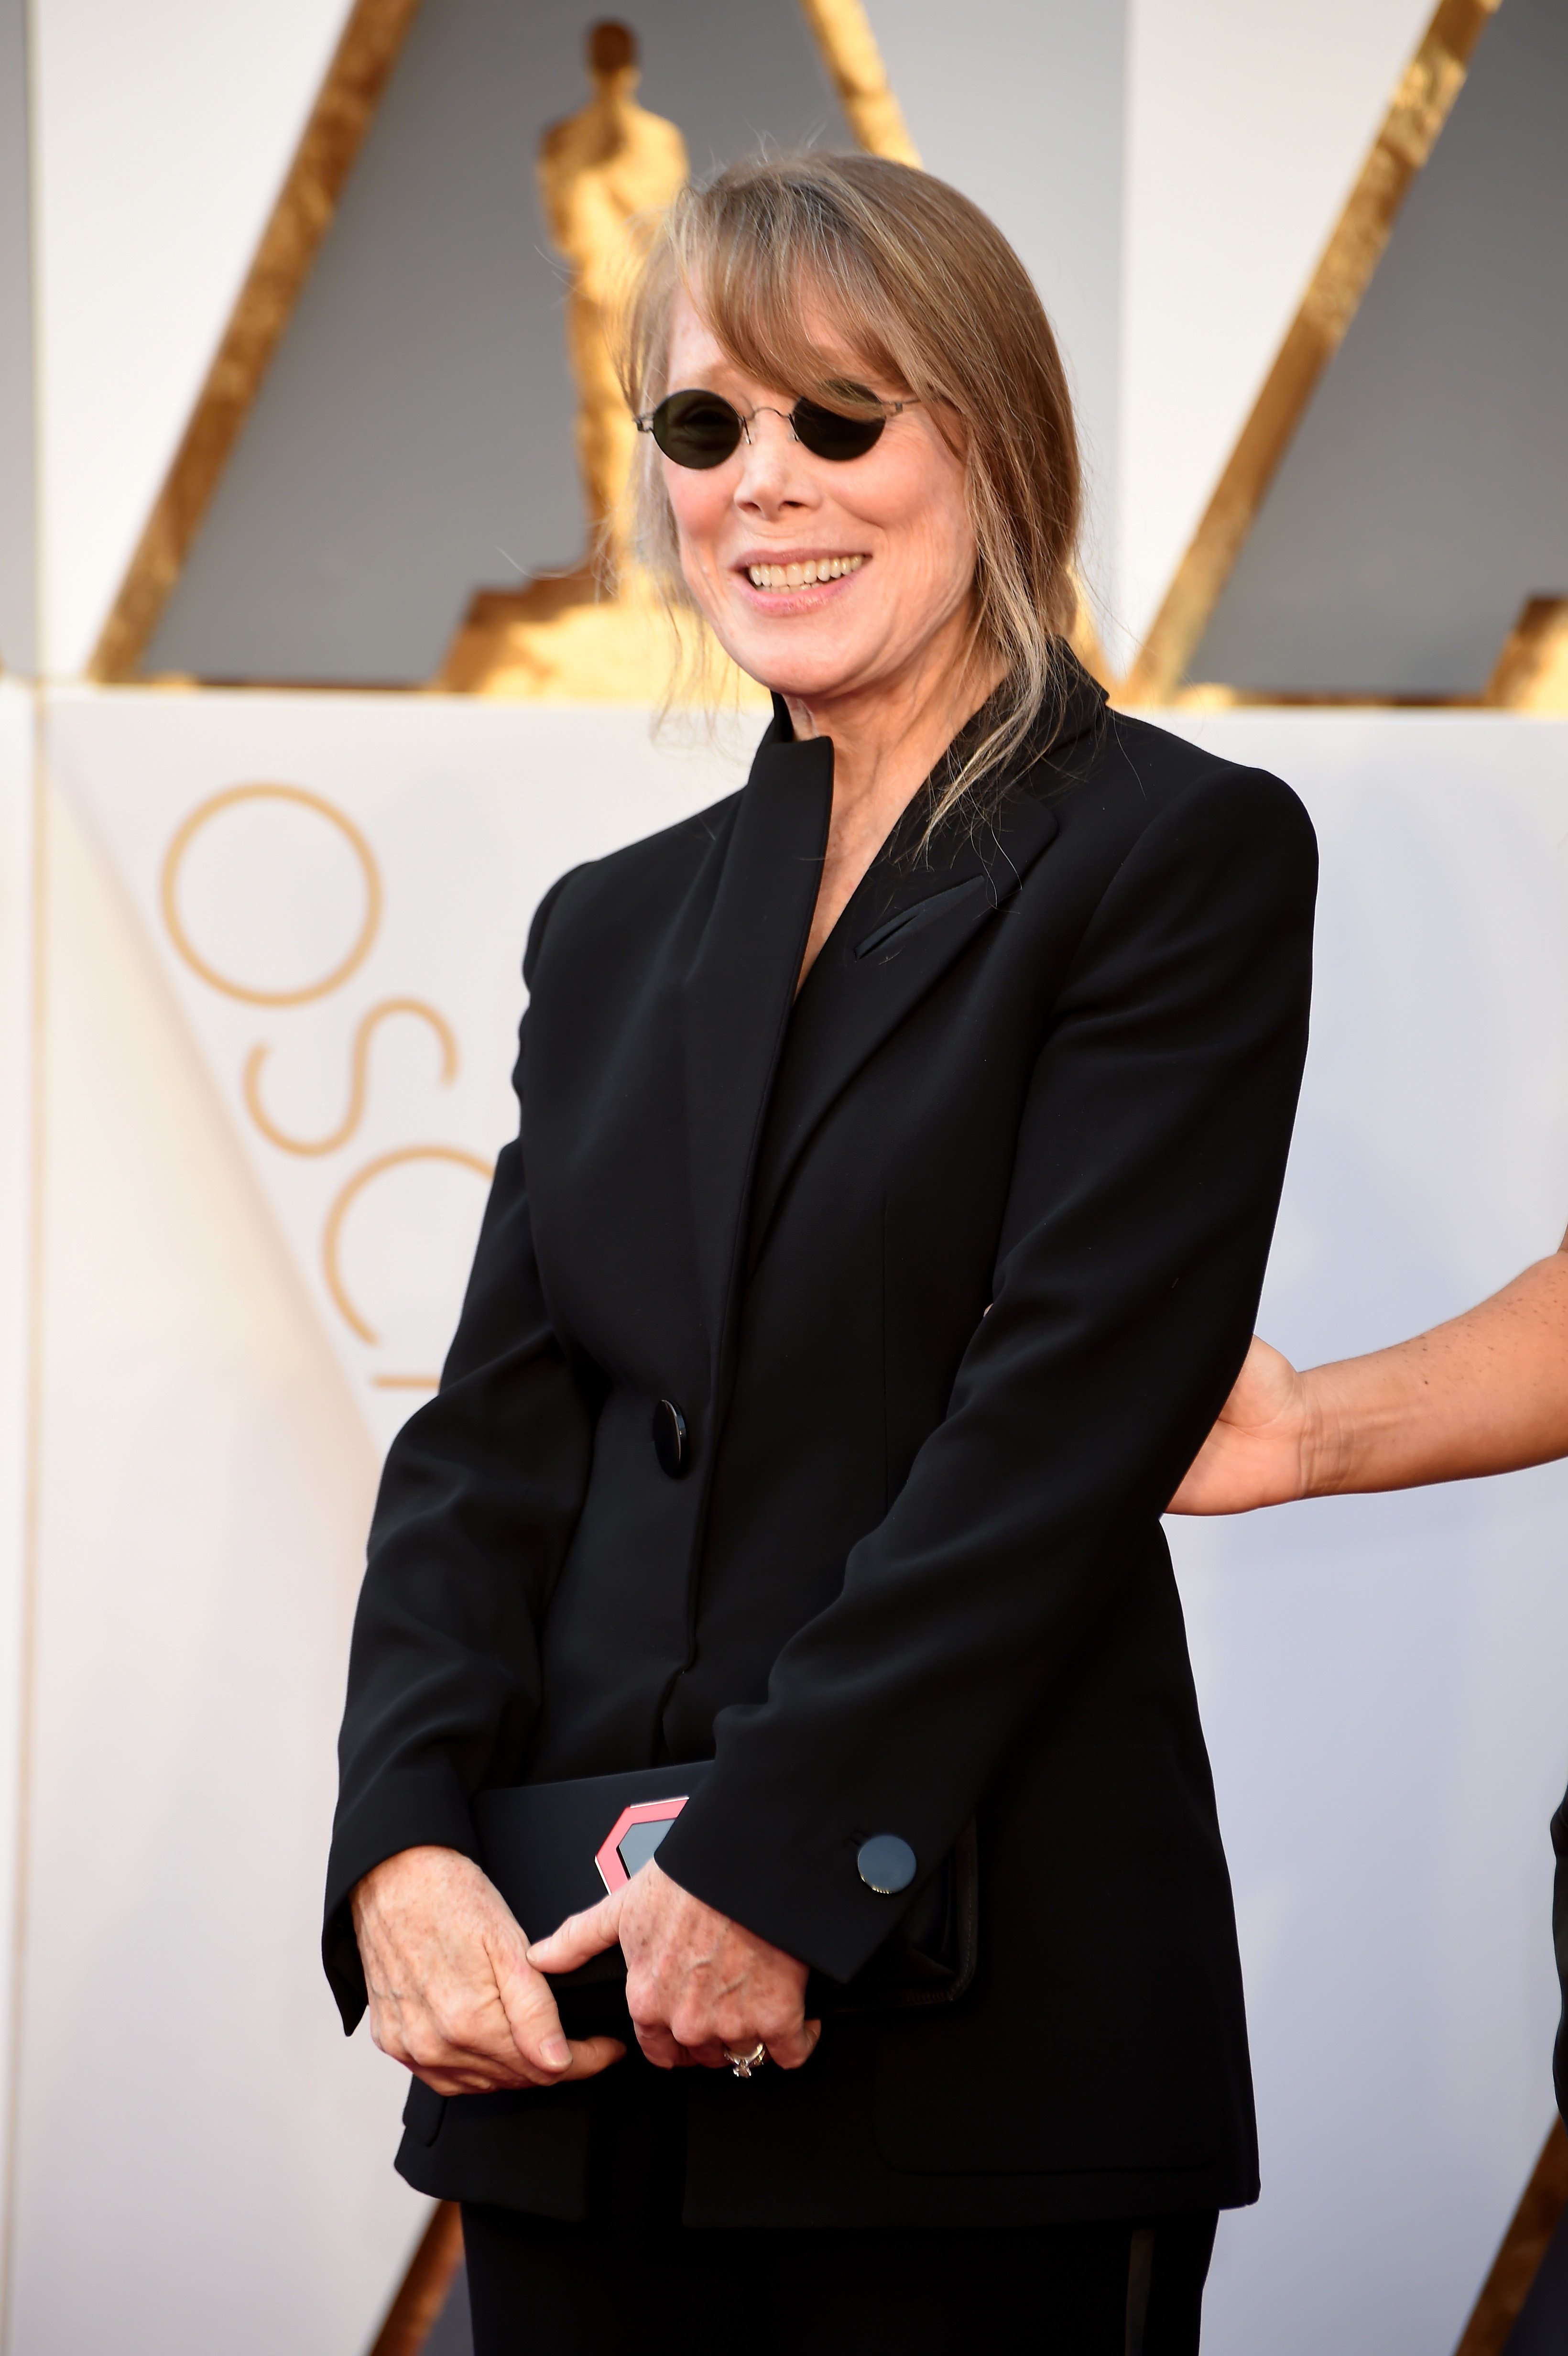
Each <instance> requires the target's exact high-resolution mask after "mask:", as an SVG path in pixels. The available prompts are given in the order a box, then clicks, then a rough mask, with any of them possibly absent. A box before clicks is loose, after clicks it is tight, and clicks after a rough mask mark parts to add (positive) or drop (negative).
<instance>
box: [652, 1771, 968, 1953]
mask: <svg viewBox="0 0 1568 2356" xmlns="http://www.w3.org/2000/svg"><path fill="white" fill-rule="evenodd" d="M747 1782H748V1779H747V1777H746V1775H745V1773H744V1772H743V1770H742V1769H741V1764H740V1762H731V1763H729V1764H728V1766H726V1765H722V1764H721V1765H720V1767H719V1768H717V1769H716V1770H715V1772H714V1773H713V1774H712V1776H710V1777H709V1781H708V1782H707V1783H705V1784H704V1785H703V1788H702V1790H701V1791H700V1792H699V1793H698V1794H695V1795H694V1797H693V1798H692V1800H691V1802H690V1804H689V1805H688V1806H687V1807H685V1808H683V1809H682V1811H681V1813H680V1815H679V1816H678V1817H677V1819H676V1821H675V1823H674V1824H673V1825H672V1826H670V1829H669V1831H668V1833H667V1835H666V1837H665V1838H664V1839H663V1840H662V1841H661V1842H660V1844H659V1869H660V1871H661V1872H664V1873H667V1874H668V1875H669V1877H670V1879H671V1880H672V1881H678V1882H679V1884H680V1886H681V1888H682V1889H683V1890H688V1891H689V1892H690V1894H691V1895H692V1897H693V1898H700V1899H701V1900H702V1901H703V1903H704V1905H707V1906H712V1907H716V1908H717V1909H718V1911H719V1912H720V1913H721V1914H728V1915H729V1917H730V1918H731V1921H732V1922H741V1923H744V1925H745V1927H746V1929H747V1930H748V1931H751V1932H752V1933H755V1935H756V1936H757V1937H758V1938H759V1939H766V1940H767V1941H768V1942H769V1944H771V1945H773V1946H775V1947H782V1948H783V1950H784V1953H785V1954H788V1955H794V1956H795V1959H796V1961H797V1962H799V1963H803V1964H809V1965H811V1967H812V1969H813V1970H814V1971H818V1972H822V1973H824V1974H826V1976H827V1977H828V1978H829V1979H833V1980H837V1981H839V1982H840V1983H847V1982H848V1981H849V1980H852V1979H853V1978H854V1977H855V1975H856V1974H857V1973H858V1972H859V1971H860V1970H861V1969H862V1968H863V1967H864V1965H867V1964H869V1962H870V1960H871V1957H872V1956H873V1955H874V1954H876V1952H877V1949H878V1948H879V1947H880V1945H881V1944H882V1943H883V1941H884V1940H886V1939H888V1938H889V1937H891V1934H892V1933H893V1932H895V1931H896V1930H897V1929H898V1927H899V1924H900V1923H901V1922H902V1920H903V1918H904V1916H905V1914H906V1913H907V1912H909V1910H910V1907H911V1905H912V1903H913V1901H914V1900H915V1899H916V1897H917V1896H918V1895H919V1893H920V1890H921V1888H922V1886H923V1883H924V1882H925V1880H926V1879H927V1878H928V1877H929V1875H930V1873H931V1871H932V1870H933V1869H934V1867H935V1866H936V1865H937V1864H938V1863H939V1862H940V1859H941V1857H942V1856H943V1855H944V1854H945V1851H944V1847H943V1845H942V1843H941V1842H940V1840H939V1839H936V1838H933V1837H932V1835H931V1833H930V1832H929V1830H925V1831H922V1829H921V1828H919V1827H914V1826H905V1825H902V1824H900V1823H896V1822H893V1821H891V1818H890V1817H889V1816H888V1813H887V1808H886V1804H885V1803H884V1804H882V1806H881V1807H880V1809H879V1807H878V1804H877V1803H876V1802H875V1801H871V1802H869V1804H868V1803H862V1804H860V1805H859V1806H857V1805H856V1803H855V1800H854V1798H853V1796H851V1797H849V1799H848V1804H847V1802H846V1798H845V1796H844V1795H842V1794H840V1795H839V1796H837V1798H831V1799H830V1798H825V1799H824V1800H823V1802H822V1804H821V1807H820V1809H816V1808H813V1809H810V1810H803V1811H799V1812H795V1821H794V1822H793V1823H792V1824H789V1825H787V1826H781V1825H780V1824H779V1808H778V1785H777V1783H776V1782H774V1781H773V1779H772V1778H771V1777H766V1776H765V1775H759V1776H758V1777H757V1779H756V1783H757V1788H756V1789H754V1790H748V1789H747ZM890 1832H891V1833H895V1834H897V1835H898V1837H900V1838H901V1839H907V1840H908V1842H909V1845H910V1847H912V1849H913V1851H914V1854H915V1861H916V1871H915V1875H914V1879H913V1880H912V1882H911V1884H910V1886H909V1888H908V1889H907V1890H901V1891H900V1892H899V1893H898V1894H897V1895H896V1896H883V1895H882V1894H881V1893H880V1892H879V1891H877V1890H872V1889H871V1888H870V1887H869V1885H868V1883H866V1882H865V1881H864V1880H862V1879H861V1876H860V1870H859V1865H858V1863H857V1859H858V1858H859V1851H860V1847H861V1844H862V1843H863V1842H864V1841H867V1840H869V1838H870V1837H872V1836H873V1835H874V1834H878V1833H884V1834H885V1833H890Z"/></svg>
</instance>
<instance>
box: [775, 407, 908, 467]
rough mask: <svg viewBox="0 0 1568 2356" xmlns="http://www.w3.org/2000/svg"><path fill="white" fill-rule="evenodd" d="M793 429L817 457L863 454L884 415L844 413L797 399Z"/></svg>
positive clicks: (878, 431)
mask: <svg viewBox="0 0 1568 2356" xmlns="http://www.w3.org/2000/svg"><path fill="white" fill-rule="evenodd" d="M794 422H795V432H796V433H797V434H799V436H800V438H801V440H802V441H803V442H804V443H805V446H806V448H807V449H808V450H811V451H815V453H816V455H817V457H819V458H863V457H864V456H865V455H866V453H867V451H868V450H869V449H870V448H871V446H872V444H874V443H875V442H876V441H877V440H878V439H879V438H880V434H881V431H882V428H883V426H884V425H885V424H886V423H887V422H888V421H887V419H886V418H885V417H846V416H845V415H844V413H843V412H842V411H841V410H837V409H823V408H822V407H821V406H820V405H819V404H818V403H817V402H815V401H797V402H795V419H794Z"/></svg>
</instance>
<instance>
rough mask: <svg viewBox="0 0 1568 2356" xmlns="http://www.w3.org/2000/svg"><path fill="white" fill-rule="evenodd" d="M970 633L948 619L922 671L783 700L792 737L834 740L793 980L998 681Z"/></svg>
mask: <svg viewBox="0 0 1568 2356" xmlns="http://www.w3.org/2000/svg"><path fill="white" fill-rule="evenodd" d="M968 637H969V625H968V621H967V618H966V617H965V616H955V619H954V622H953V623H952V624H949V625H947V626H944V629H942V630H941V631H939V632H938V633H937V634H936V637H935V638H934V639H933V640H932V641H931V642H930V645H929V646H928V648H925V649H923V657H924V659H923V660H922V662H921V663H920V664H919V666H918V667H916V668H914V669H912V670H911V671H910V672H908V673H906V674H904V675H902V676H901V677H899V678H898V679H896V680H891V681H889V680H879V681H878V682H876V684H875V685H873V686H869V687H866V688H862V689H858V690H857V689H848V690H847V691H845V692H843V693H842V694H838V695H831V696H820V697H818V696H794V695H789V694H787V693H786V695H785V696H784V701H785V703H786V704H787V705H788V707H789V715H790V719H791V722H792V723H793V724H794V727H795V734H796V736H797V737H802V738H805V737H811V736H830V737H831V738H832V739H833V815H832V817H831V819H830V820H829V822H828V830H827V852H826V855H825V856H824V859H823V862H822V882H821V884H820V886H819V888H818V891H817V895H816V914H815V915H814V916H813V918H812V924H811V933H810V937H809V938H808V940H807V942H806V948H805V958H804V960H803V962H802V965H801V969H800V981H804V980H805V977H806V975H807V974H808V973H809V972H810V970H811V968H812V966H813V964H814V963H815V962H816V957H817V953H818V951H819V950H820V949H821V948H822V945H823V943H824V941H826V940H827V937H828V935H829V933H831V931H832V930H833V927H834V926H835V925H836V924H837V921H838V919H839V917H840V916H842V914H843V913H844V910H845V908H846V907H847V906H848V903H849V901H850V899H851V897H852V896H853V894H854V893H855V890H856V887H857V886H858V885H859V883H860V880H861V878H862V877H863V876H864V874H865V873H866V871H867V869H868V868H869V866H870V864H871V862H872V860H873V859H875V857H876V855H877V853H878V851H880V849H881V847H882V845H883V843H884V842H885V841H887V839H888V837H889V835H890V834H891V832H892V830H893V829H894V827H895V826H896V825H897V824H898V822H899V820H900V819H901V817H902V816H903V813H904V811H905V810H906V809H908V807H909V805H910V803H911V802H912V800H913V798H914V797H915V795H916V794H917V793H918V792H919V791H920V788H921V787H922V786H923V784H924V782H925V780H926V778H927V777H928V776H930V775H931V772H932V770H933V768H934V767H935V766H936V764H937V762H938V761H939V760H940V759H941V757H942V755H943V754H944V752H945V751H946V750H947V747H948V746H949V744H952V742H953V739H954V738H955V736H956V735H957V734H958V732H959V730H960V729H961V728H962V727H963V725H964V723H965V721H966V720H968V719H969V718H970V717H971V715H972V714H973V713H974V712H976V711H978V709H979V707H980V705H981V704H982V703H984V701H986V698H987V696H988V695H989V694H990V693H991V691H992V690H993V689H994V688H995V687H996V685H997V681H998V680H1000V678H1001V676H1002V670H1003V665H1002V663H1001V661H1000V659H998V658H997V657H996V656H995V655H982V656H979V657H976V654H975V651H974V649H973V648H970V647H968V646H967V645H966V643H965V642H966V641H967V639H968ZM966 656H967V658H968V659H965V657H966ZM796 987H797V988H798V987H799V983H798V982H797V984H796Z"/></svg>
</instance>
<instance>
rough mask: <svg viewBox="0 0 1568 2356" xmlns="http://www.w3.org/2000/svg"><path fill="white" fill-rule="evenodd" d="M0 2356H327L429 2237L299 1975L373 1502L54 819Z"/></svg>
mask: <svg viewBox="0 0 1568 2356" xmlns="http://www.w3.org/2000/svg"><path fill="white" fill-rule="evenodd" d="M48 854H49V878H50V883H49V894H48V905H47V920H48V970H47V991H48V1026H47V1033H46V1039H45V1054H46V1124H47V1141H48V1144H47V1158H46V1164H45V1170H44V1184H45V1202H46V1226H45V1259H44V1266H43V1270H42V1282H43V1295H44V1301H45V1326H44V1333H43V1349H42V1354H43V1387H42V1446H41V1451H40V1464H39V1479H40V1522H39V1546H38V1557H37V1636H36V1644H35V1650H34V1658H33V1669H32V1693H31V1715H32V1730H33V1740H32V1753H31V1769H30V1777H29V1798H28V1823H27V1832H28V1842H29V1853H30V1860H31V1869H30V1873H29V1876H28V1884H27V1921H26V1944H25V1949H24V1957H23V1962H24V1970H25V1983H24V2004H23V2013H22V2024H23V2039H22V2056H21V2064H20V2113H19V2138H18V2146H17V2154H18V2157H17V2172H16V2187H15V2196H14V2200H15V2207H14V2220H15V2224H14V2236H13V2241H12V2258H13V2275H12V2280H11V2283H10V2286H9V2288H10V2336H9V2340H8V2342H7V2345H8V2347H9V2349H10V2350H11V2351H13V2356H64V2351H77V2350H86V2349H92V2348H104V2349H108V2348H112V2349H116V2350H123V2351H127V2356H139V2351H147V2356H153V2352H154V2351H156V2352H157V2356H173V2351H190V2356H197V2351H210V2350H217V2349H222V2350H224V2351H236V2356H251V2351H254V2356H262V2351H268V2356H271V2351H276V2350H278V2349H280V2348H287V2349H290V2350H298V2351H301V2356H307V2351H308V2356H317V2351H319V2356H351V2351H355V2350H357V2349H359V2348H362V2347H363V2346H365V2345H366V2344H367V2343H368V2340H369V2338H370V2336H371V2333H372V2330H373V2328H374V2324H375V2320H376V2319H377V2317H378V2316H379V2312H380V2310H381V2308H382V2306H383V2304H384V2302H385V2300H386V2297H387V2296H388V2294H389V2289H390V2286H391V2285H392V2283H393V2281H394V2280H395V2279H396V2277H397V2276H398V2274H399V2272H400V2268H401V2265H402V2264H403V2262H404V2259H405V2256H406V2253H407V2251H408V2248H409V2246H410V2244H411V2241H412V2239H413V2236H414V2233H415V2232H416V2231H417V2229H418V2227H419V2225H420V2223H421V2219H422V2216H423V2213H424V2209H425V2204H424V2203H422V2202H421V2201H418V2200H417V2199H416V2198H415V2197H414V2196H413V2195H412V2194H411V2193H410V2192H409V2191H408V2190H406V2188H404V2187H403V2186H402V2185H401V2184H400V2182H399V2181H398V2180H397V2179H394V2178H393V2177H392V2176H391V2175H390V2174H389V2170H388V2168H387V2165H386V2160H387V2155H388V2153H389V2149H390V2148H391V2146H392V2140H393V2138H394V2137H395V2135H396V2132H397V2125H396V2122H397V2114H398V2108H399V2101H400V2092H399V2088H398V2086H397V2084H396V2083H395V2082H394V2077H393V2073H392V2072H389V2071H388V2070H386V2069H385V2068H384V2067H381V2066H378V2065H379V2056H378V2055H377V2054H376V2053H375V2052H374V2051H373V2050H372V2049H371V2048H370V2047H369V2046H368V2041H367V2040H365V2039H364V2038H362V2037H361V2038H360V2039H358V2040H356V2041H355V2042H354V2043H353V2044H352V2045H348V2044H346V2043H345V2041H344V2040H343V2037H342V2034H341V2031H340V2029H339V2028H338V2025H337V2022H336V2019H335V2017H334V2014H333V2010H332V2007H331V2005H330V2003H329V2002H327V2003H324V2001H323V1996H324V1989H323V1985H322V1982H321V1977H320V1968H319V1965H318V1963H317V1960H316V1955H315V1943H316V1936H317V1922H318V1918H319V1902H320V1884H321V1878H322V1873H323V1870H324V1866H325V1836H326V1827H327V1823H328V1814H329V1811H330V1808H331V1804H332V1792H333V1783H334V1776H333V1758H332V1729H333V1720H334V1718H335V1715H336V1708H337V1705H338V1701H339V1697H340V1694H341V1687H342V1678H343V1667H344V1661H345V1656H346V1645H347V1631H348V1621H349V1614H350V1612H351V1611H352V1609H353V1602H354V1596H355V1592H356V1589H357V1580H358V1573H359V1568H360V1562H361V1549H362V1542H363V1531H364V1525H365V1518H366V1515H367V1513H368V1507H369V1502H370V1495H371V1490H372V1484H373V1481H374V1474H375V1459H374V1453H373V1451H372V1450H371V1449H370V1447H369V1446H368V1443H367V1440H366V1438H365V1435H364V1431H363V1428H362V1426H361V1424H360V1422H359V1419H358V1418H357V1415H356V1413H355V1410H354V1407H353V1404H352V1401H351V1400H350V1398H349V1397H348V1395H347V1390H346V1388H345V1387H344V1384H343V1381H342V1378H341V1376H340V1375H339V1374H338V1372H337V1370H336V1366H335V1365H334V1364H333V1361H332V1357H331V1354H330V1352H329V1350H328V1349H327V1347H326V1344H325V1339H324V1336H323V1334H322V1333H321V1331H320V1328H319V1326H318V1324H317V1323H316V1321H315V1318H314V1316H313V1314H312V1312H311V1309H310V1306H309V1304H308V1302H307V1301H305V1299H304V1295H303V1293H302V1291H301V1290H300V1288H299V1286H298V1284H297V1282H296V1280H295V1279H294V1277H293V1272H292V1270H291V1269H290V1268H289V1265H288V1262H287V1259H286V1257H285V1255H284V1254H283V1250H282V1249H281V1248H280V1246H279V1243H278V1240H277V1238H276V1237H275V1235H274V1233H273V1232H272V1227H271V1224H270V1222H269V1220H268V1218H267V1215H266V1214H265V1211H264V1209H263V1207H262V1205H261V1202H260V1200H259V1198H258V1196H257V1194H256V1191H255V1188H254V1185H253V1183H252V1181H251V1178H250V1175H249V1173H248V1172H247V1170H246V1168H245V1164H244V1161H243V1158H242V1156H241V1154H240V1151H239V1150H238V1148H237V1144H236V1141H235V1139H234V1137H233V1135H232V1132H231V1131H230V1130H229V1128H228V1126H227V1125H226V1123H225V1121H224V1119H223V1118H222V1114H221V1112H220V1110H219V1107H218V1106H217V1104H216V1103H215V1101H214V1099H213V1097H212V1094H211V1091H210V1089H209V1087H208V1084H207V1082H206V1080H205V1078H204V1076H203V1074H202V1072H201V1070H200V1067H199V1065H198V1064H197V1060H196V1058H195V1056H194V1055H193V1054H192V1052H191V1048H190V1045H189V1043H188V1040H187V1036H186V1035H185V1033H184V1032H183V1030H182V1028H181V1026H180V1023H179V1020H178V1017H177V1015H176V1012H175V1009H174V1007H173V1006H172V1004H171V1002H170V1001H169V999H168V997H167V994H166V992H165V990H164V988H163V986H162V984H161V982H160V980H159V978H158V975H157V971H156V968H155V962H154V959H153V958H152V957H151V956H150V955H149V950H148V945H147V943H146V941H145V939H144V937H143V936H142V935H141V932H140V928H139V926H137V924H136V922H135V920H134V918H133V916H132V915H131V912H130V911H129V909H128V908H127V907H126V906H125V905H124V904H123V901H122V900H121V898H120V897H119V895H118V894H117V893H116V891H115V890H114V888H113V887H112V883H111V882H110V880H109V878H108V876H107V875H106V873H104V872H103V869H102V867H101V864H100V862H99V861H98V859H97V856H96V854H95V853H94V852H93V851H92V849H91V845H90V843H89V842H88V841H87V840H86V838H85V837H84V835H83V833H82V830H81V826H80V820H79V819H77V818H76V817H75V815H74V814H73V812H72V810H71V809H70V807H69V804H68V803H66V802H65V801H64V799H63V798H54V800H53V802H52V806H51V808H50V809H49V819H48Z"/></svg>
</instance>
